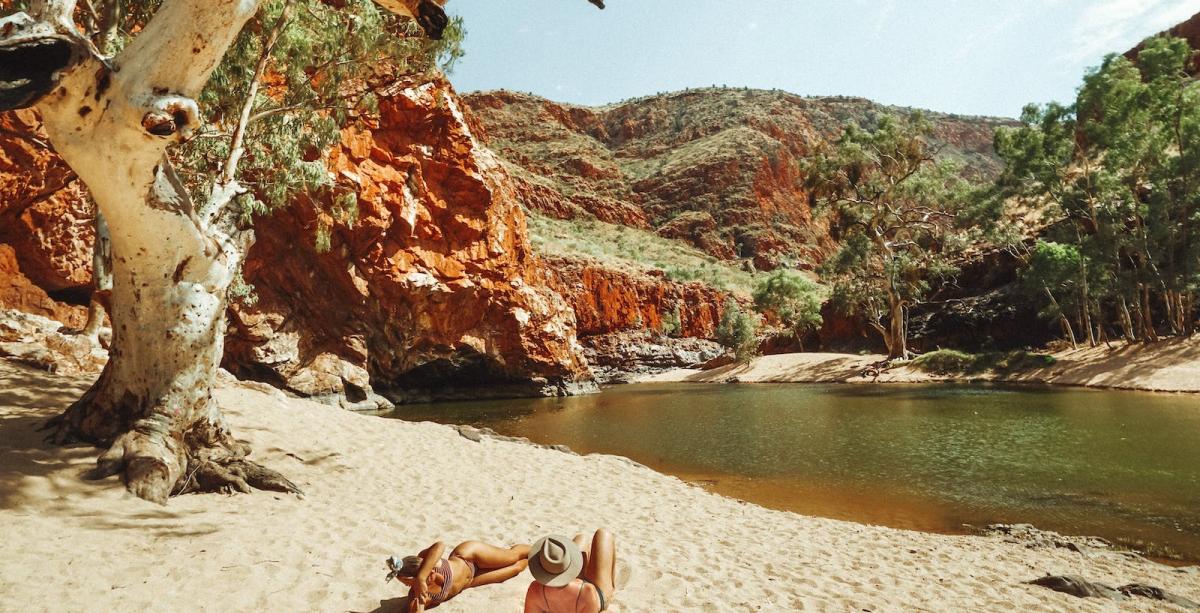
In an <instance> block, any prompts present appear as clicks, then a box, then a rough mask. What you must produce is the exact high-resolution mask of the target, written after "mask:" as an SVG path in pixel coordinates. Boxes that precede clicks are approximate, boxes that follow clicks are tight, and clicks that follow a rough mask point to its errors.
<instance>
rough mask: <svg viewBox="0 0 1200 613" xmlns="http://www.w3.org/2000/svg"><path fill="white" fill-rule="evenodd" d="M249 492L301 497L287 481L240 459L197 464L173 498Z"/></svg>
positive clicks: (205, 461) (206, 461) (263, 468)
mask: <svg viewBox="0 0 1200 613" xmlns="http://www.w3.org/2000/svg"><path fill="white" fill-rule="evenodd" d="M252 488H253V489H260V490H269V491H273V492H284V493H287V494H296V495H297V496H303V495H304V492H302V491H301V490H300V488H299V487H297V486H296V484H295V483H292V482H291V481H290V480H288V479H287V477H284V476H283V475H282V474H280V473H278V472H276V471H273V470H271V469H269V468H266V467H264V466H262V465H260V464H256V463H254V462H251V461H249V460H246V459H244V458H226V459H224V460H219V461H215V460H199V462H198V464H197V465H196V466H195V469H194V470H193V471H192V472H191V474H189V475H188V477H187V478H186V479H185V480H184V481H182V482H181V483H180V487H179V488H178V491H177V492H176V493H175V495H181V494H190V493H194V492H225V493H235V492H241V493H243V494H249V493H250V491H251V489H252Z"/></svg>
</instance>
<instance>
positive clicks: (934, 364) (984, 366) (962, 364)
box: [909, 349, 1055, 375]
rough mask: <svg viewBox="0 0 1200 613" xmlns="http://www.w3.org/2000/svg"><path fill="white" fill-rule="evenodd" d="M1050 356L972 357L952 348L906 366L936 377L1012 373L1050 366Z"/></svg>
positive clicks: (1014, 353)
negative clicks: (990, 372) (985, 372)
mask: <svg viewBox="0 0 1200 613" xmlns="http://www.w3.org/2000/svg"><path fill="white" fill-rule="evenodd" d="M1054 362H1055V360H1054V356H1052V355H1047V354H1044V353H1030V352H1028V351H1022V350H1017V351H1009V352H1006V353H1000V352H995V353H984V354H974V353H966V352H963V351H956V350H954V349H938V350H937V351H931V352H929V353H926V354H924V355H921V356H919V357H917V358H916V359H914V360H912V361H911V362H909V364H910V365H911V366H912V367H913V368H916V369H917V370H920V371H923V372H927V373H933V374H937V375H963V374H975V373H981V372H984V371H988V370H991V371H994V372H997V373H1012V372H1019V371H1022V370H1034V369H1038V368H1045V367H1047V366H1051V365H1053V364H1054Z"/></svg>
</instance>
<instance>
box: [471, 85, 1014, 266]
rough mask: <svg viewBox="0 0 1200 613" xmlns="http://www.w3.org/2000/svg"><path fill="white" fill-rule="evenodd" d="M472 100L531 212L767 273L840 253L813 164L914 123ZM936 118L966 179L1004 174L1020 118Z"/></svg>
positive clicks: (850, 108)
mask: <svg viewBox="0 0 1200 613" xmlns="http://www.w3.org/2000/svg"><path fill="white" fill-rule="evenodd" d="M466 101H467V104H468V105H470V107H471V108H472V109H473V110H474V112H475V114H476V115H477V116H478V117H479V119H480V121H481V122H482V124H483V126H482V127H483V129H484V130H486V133H487V134H488V142H489V144H490V146H491V147H492V148H493V149H494V150H495V151H496V152H497V153H498V154H499V155H500V156H501V157H502V158H503V159H504V161H505V163H506V165H507V167H508V168H509V170H510V174H512V176H513V178H514V179H515V180H516V182H517V186H518V190H519V192H520V194H521V197H522V199H523V200H524V202H525V204H526V205H527V206H528V207H529V208H530V209H531V210H534V211H538V212H540V213H542V214H545V215H548V216H552V217H557V218H575V217H594V218H596V219H599V220H601V221H605V222H610V223H614V224H622V225H626V226H630V227H633V228H640V229H647V230H652V231H654V232H657V233H658V234H659V235H660V236H663V237H666V238H673V239H678V240H682V241H685V242H688V243H691V244H693V245H695V246H696V247H698V248H699V249H702V250H703V251H705V252H707V253H709V254H711V255H713V256H715V257H717V258H720V259H723V260H738V259H744V260H748V261H750V262H752V263H753V265H754V267H755V268H756V269H758V270H769V269H773V268H775V267H778V266H780V265H788V266H792V267H798V268H806V269H811V268H813V267H814V266H815V265H816V264H817V263H819V262H820V261H821V260H822V258H823V256H824V255H825V254H827V253H828V252H829V251H830V250H831V249H832V247H833V245H832V241H831V240H830V238H829V235H828V232H827V229H826V228H825V227H824V226H823V224H822V223H821V221H820V220H819V219H818V218H816V217H815V216H814V214H813V210H812V208H811V206H810V198H809V194H808V193H807V191H806V189H805V187H804V177H803V175H802V173H801V171H800V160H802V159H803V158H804V157H805V156H807V155H809V154H810V153H811V152H812V151H813V150H814V148H816V147H818V146H820V145H821V144H822V143H826V142H828V141H829V140H830V139H833V138H836V137H837V135H838V134H839V133H840V130H841V129H842V127H843V126H844V125H845V124H846V123H848V122H854V123H858V124H862V125H869V124H871V123H872V122H873V121H874V120H875V119H876V118H877V117H879V116H880V115H881V114H891V113H907V112H909V111H910V110H909V109H900V108H895V107H887V106H883V105H879V104H876V103H873V102H870V101H868V100H864V99H861V98H843V97H832V98H805V97H802V96H797V95H794V94H789V93H786V92H780V91H764V90H742V89H698V90H689V91H684V92H675V93H670V94H662V95H658V96H651V97H647V98H641V99H637V100H632V101H627V102H623V103H620V104H615V105H611V106H605V107H582V106H574V105H569V104H561V103H556V102H552V101H549V100H546V99H543V98H539V97H536V96H532V95H528V94H520V93H514V92H509V91H493V92H483V93H477V94H471V95H469V96H467V97H466ZM927 116H928V117H929V118H930V119H931V120H932V121H933V123H934V125H935V135H934V138H935V140H936V141H938V142H939V144H941V145H942V146H943V150H942V155H943V156H945V157H949V158H952V159H955V160H958V161H960V162H961V163H962V164H963V166H964V168H965V172H967V173H969V174H972V175H977V176H989V175H991V174H993V173H995V172H996V171H997V170H998V168H999V160H998V159H997V158H996V156H995V155H994V152H993V150H992V138H993V134H994V132H995V129H996V127H997V126H1000V125H1005V124H1006V123H1010V122H1009V120H1004V119H994V118H984V117H960V116H954V115H945V114H940V113H929V112H927Z"/></svg>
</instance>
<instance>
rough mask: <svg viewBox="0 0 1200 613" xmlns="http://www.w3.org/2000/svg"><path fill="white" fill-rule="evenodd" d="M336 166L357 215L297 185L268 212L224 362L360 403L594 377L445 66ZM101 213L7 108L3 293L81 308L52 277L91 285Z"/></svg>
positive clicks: (411, 90) (348, 140)
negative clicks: (295, 196)
mask: <svg viewBox="0 0 1200 613" xmlns="http://www.w3.org/2000/svg"><path fill="white" fill-rule="evenodd" d="M329 165H330V170H331V172H332V173H333V174H334V175H335V177H336V180H337V181H338V182H339V183H341V184H342V185H345V186H346V187H350V188H352V189H353V190H354V191H356V192H357V193H358V215H357V219H355V220H354V221H353V223H351V222H350V221H349V220H342V221H338V220H334V219H332V218H331V217H329V216H328V215H326V214H325V213H323V212H321V211H323V210H328V207H320V206H317V203H315V202H313V201H311V200H306V199H299V200H298V201H297V202H295V203H294V204H293V206H290V207H287V208H285V209H284V210H281V211H278V212H276V213H274V214H273V215H271V216H268V217H264V218H261V219H258V220H257V221H256V226H255V227H256V234H257V239H258V240H257V243H256V244H255V246H254V247H253V248H252V249H251V251H250V253H249V254H248V258H247V261H246V265H245V270H244V277H245V279H246V280H247V281H248V282H249V283H250V284H252V285H253V287H254V291H253V293H252V296H253V298H255V299H256V301H255V302H254V303H253V304H252V305H247V304H246V303H245V302H244V301H243V302H241V303H238V304H236V305H235V306H233V307H232V308H231V309H230V319H229V322H230V326H229V332H228V335H227V343H226V358H225V366H226V367H227V368H229V369H230V370H232V371H234V372H236V373H238V374H239V375H241V376H244V377H249V378H256V379H260V380H265V381H268V382H270V383H273V384H276V385H279V386H281V387H285V388H289V389H291V390H293V391H296V392H299V393H301V394H304V395H309V396H316V397H325V398H327V399H329V400H336V401H339V402H340V403H341V404H343V405H345V406H354V407H356V408H368V407H369V406H372V405H375V404H378V402H377V401H378V397H377V396H374V395H373V393H372V388H373V387H374V388H381V389H389V390H392V391H395V392H396V395H397V396H399V397H401V398H404V399H408V398H424V397H433V396H440V395H446V394H447V393H453V394H462V395H486V394H496V395H509V394H520V395H528V394H559V393H564V392H566V391H568V390H570V389H571V388H573V387H575V386H578V385H583V384H586V383H587V382H588V381H590V374H589V371H588V369H587V365H586V362H585V361H584V358H583V357H582V353H581V347H580V346H579V344H578V343H577V341H576V338H575V320H574V314H573V313H572V311H571V310H570V308H569V307H568V306H567V305H566V304H564V302H563V300H562V299H561V298H560V297H559V296H558V295H557V294H555V293H554V292H553V291H551V290H549V289H547V288H545V287H544V286H542V285H541V284H540V282H539V279H541V278H542V276H541V271H540V269H539V265H538V262H537V260H536V259H535V258H534V257H533V256H532V254H531V251H530V246H529V241H528V237H527V233H526V228H525V216H524V213H523V212H522V210H521V208H520V205H519V204H518V202H517V200H516V198H515V197H514V195H513V191H512V190H513V188H512V186H511V181H510V180H509V178H508V175H507V173H506V172H505V171H504V169H503V168H502V167H501V166H500V163H499V162H498V161H497V160H496V158H495V157H494V155H493V154H492V153H491V152H490V151H489V150H487V149H486V148H484V147H482V146H480V144H479V143H478V141H477V140H476V139H475V137H474V136H473V134H472V131H471V128H470V125H469V122H468V117H466V116H465V115H464V109H463V107H462V105H461V102H460V101H459V99H458V97H457V95H456V94H455V93H454V91H453V90H452V89H451V87H450V86H449V84H448V83H446V82H444V81H436V82H433V83H427V84H415V83H410V84H404V85H398V86H396V87H395V88H393V90H392V91H391V92H390V94H389V95H388V96H384V97H383V98H382V99H381V101H380V117H379V118H378V120H377V121H375V122H374V123H373V124H372V125H370V126H368V127H366V128H362V129H347V130H345V131H344V132H343V143H342V145H341V146H340V147H338V148H337V149H336V150H334V151H332V152H331V153H330V156H329ZM90 215H91V213H90V207H89V205H88V202H87V199H86V197H85V194H84V192H83V191H82V187H81V186H79V185H78V183H77V182H75V181H74V176H73V174H72V173H71V171H70V169H69V168H67V167H66V165H65V164H64V163H63V162H62V160H61V159H59V158H58V157H57V156H56V155H54V154H53V152H51V151H50V150H49V149H48V147H47V145H46V142H45V139H44V136H41V135H40V134H39V132H38V120H37V116H36V113H33V112H31V111H30V112H21V113H13V114H6V115H2V116H0V243H7V244H8V245H9V247H7V248H6V247H3V246H0V306H12V307H15V308H22V309H24V310H29V311H34V312H37V313H41V314H49V315H55V316H58V317H60V318H63V319H70V322H71V323H72V324H73V325H81V324H82V321H81V320H80V321H76V320H77V319H79V317H80V316H81V311H80V310H77V309H71V308H70V307H68V306H64V305H62V304H59V303H55V302H54V301H53V300H50V297H49V296H46V295H45V294H44V293H43V292H42V291H41V289H45V290H49V291H50V292H51V293H52V294H55V295H58V296H59V297H63V298H65V299H69V300H73V301H75V302H77V303H84V302H85V301H86V298H87V295H88V288H89V287H90V283H91V278H90V276H91V242H92V240H93V237H92V230H91V217H90ZM318 227H324V228H325V229H326V230H327V231H328V233H329V239H330V240H329V246H330V248H329V249H328V251H326V252H319V251H318V250H317V248H316V244H317V238H316V235H317V230H318ZM39 288H41V289H39ZM71 318H74V319H71Z"/></svg>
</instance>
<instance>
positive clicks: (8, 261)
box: [0, 244, 87, 328]
mask: <svg viewBox="0 0 1200 613" xmlns="http://www.w3.org/2000/svg"><path fill="white" fill-rule="evenodd" d="M0 308H6V309H14V310H16V311H21V312H24V313H31V314H33V315H38V316H41V317H47V318H50V319H53V320H56V321H58V322H60V323H61V324H65V325H66V326H68V327H72V328H82V327H83V325H84V324H85V323H86V322H87V310H86V309H84V308H83V307H77V306H72V305H69V304H63V303H61V302H57V301H55V300H53V299H52V298H50V296H49V295H47V294H46V292H45V290H43V289H42V288H41V287H38V285H37V284H36V283H34V282H33V281H32V280H31V279H30V278H29V277H27V276H25V273H24V272H22V271H21V265H20V263H19V262H18V260H17V252H16V250H14V249H13V247H12V246H11V245H4V244H0Z"/></svg>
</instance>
